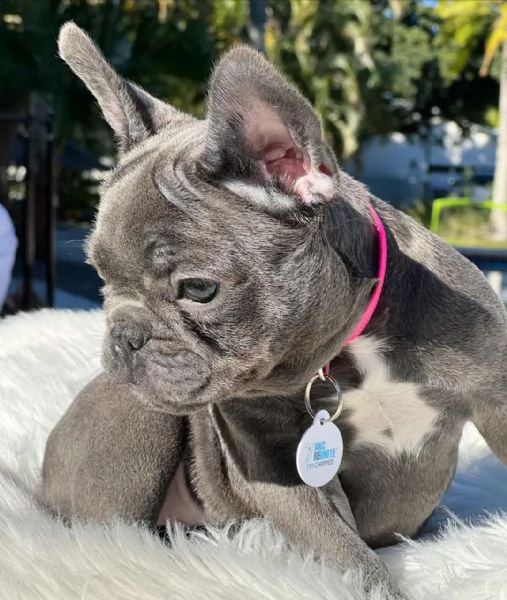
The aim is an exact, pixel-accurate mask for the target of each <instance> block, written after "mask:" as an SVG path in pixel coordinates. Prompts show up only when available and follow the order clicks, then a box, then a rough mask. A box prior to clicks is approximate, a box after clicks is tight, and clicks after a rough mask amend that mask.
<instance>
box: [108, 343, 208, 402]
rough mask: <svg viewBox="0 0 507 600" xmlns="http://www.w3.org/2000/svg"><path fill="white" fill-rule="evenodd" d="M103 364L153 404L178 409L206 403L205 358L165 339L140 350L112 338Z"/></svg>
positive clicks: (144, 346)
mask: <svg viewBox="0 0 507 600" xmlns="http://www.w3.org/2000/svg"><path fill="white" fill-rule="evenodd" d="M103 363H104V367H105V369H106V371H107V372H108V374H109V376H110V377H111V378H112V379H113V380H114V381H116V382H117V383H130V384H133V385H135V386H136V387H138V389H139V391H140V392H141V394H143V395H144V394H146V397H147V398H146V399H147V400H148V401H151V402H152V403H155V401H156V404H160V405H164V407H169V406H174V407H178V412H180V411H181V410H182V409H185V410H188V409H192V408H200V407H202V406H203V405H204V404H206V401H205V400H204V398H203V396H204V395H205V390H206V389H207V387H208V386H209V384H210V381H211V373H212V370H211V366H210V365H209V363H208V361H207V360H206V359H204V358H203V357H202V356H200V355H198V354H196V353H195V352H191V351H189V350H183V349H177V348H175V347H173V345H172V344H170V343H168V341H167V340H154V339H151V340H149V341H148V342H147V343H146V344H145V345H143V346H142V347H141V348H139V349H135V348H129V347H127V348H125V347H124V346H119V345H118V344H117V343H116V342H115V340H111V341H110V343H109V347H108V348H107V349H106V352H105V353H104V357H103Z"/></svg>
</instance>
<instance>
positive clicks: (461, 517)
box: [0, 310, 507, 600]
mask: <svg viewBox="0 0 507 600" xmlns="http://www.w3.org/2000/svg"><path fill="white" fill-rule="evenodd" d="M102 330H103V319H102V315H101V313H100V312H99V311H90V312H85V311H82V312H72V311H58V310H55V311H50V310H44V311H40V312H37V313H31V314H22V315H18V316H16V317H11V318H9V319H6V320H4V321H2V322H1V323H0V599H1V600H18V599H20V600H36V599H37V600H39V599H48V600H74V599H75V600H77V599H83V600H102V599H104V600H106V599H107V600H111V599H118V600H120V599H121V600H124V599H125V600H134V599H138V600H158V599H160V600H162V599H168V600H233V599H234V600H236V599H241V600H254V599H255V600H258V599H265V600H303V599H305V600H308V599H313V600H332V599H334V600H336V599H340V600H358V599H363V598H365V597H364V595H363V594H362V593H361V591H360V581H359V579H358V577H357V576H353V575H351V574H350V573H349V574H345V575H344V574H340V573H338V572H335V571H333V570H331V569H329V568H326V567H325V566H323V565H321V564H319V563H317V562H314V561H312V559H311V557H309V556H306V557H305V556H300V555H298V554H296V553H295V552H291V551H290V550H289V549H288V548H287V546H286V544H285V542H284V540H283V539H282V537H281V536H280V535H279V534H278V533H277V532H275V531H273V530H272V529H271V528H270V526H269V524H268V523H266V522H264V521H253V522H250V523H248V524H246V525H245V526H244V527H243V528H242V529H241V530H240V532H239V533H237V534H235V535H234V536H232V535H229V536H228V535H227V531H226V530H224V531H218V530H212V531H210V534H209V536H208V537H204V536H202V535H195V536H194V537H193V538H191V539H186V538H185V537H184V536H183V535H182V534H181V532H177V533H176V534H175V536H174V539H173V543H172V546H171V547H169V546H167V545H164V544H163V543H162V542H161V541H160V540H159V539H158V538H155V537H154V536H152V535H151V534H150V533H149V532H147V531H144V530H142V529H138V528H135V527H131V526H126V525H123V524H121V523H116V524H112V525H111V526H109V527H107V528H106V527H91V526H79V527H77V526H75V527H73V528H72V529H69V528H66V527H65V526H63V525H62V524H61V523H59V522H57V521H55V520H53V519H52V518H51V517H50V516H48V515H47V514H45V513H43V512H42V511H41V510H40V509H39V508H38V507H37V505H36V502H35V501H34V498H33V492H34V490H35V488H36V486H37V482H38V478H39V468H40V464H41V458H42V455H43V450H44V443H45V439H46V437H47V435H48V433H49V431H50V429H51V428H52V426H53V425H54V423H55V422H56V421H57V419H58V418H59V417H60V415H61V414H62V413H63V411H64V410H65V408H66V407H67V405H68V404H69V402H70V401H71V399H72V398H73V396H74V395H75V394H76V393H77V392H78V390H79V389H80V388H81V387H82V386H83V385H84V384H85V383H86V382H87V381H88V380H89V379H90V378H91V377H92V376H93V375H94V374H95V373H96V372H97V371H98V369H99V352H100V341H101V336H102ZM502 511H504V512H503V516H502ZM380 554H381V555H382V558H383V559H384V560H385V561H386V563H387V564H388V566H389V568H390V569H391V570H392V572H393V573H394V575H395V576H396V577H397V578H398V579H399V580H400V581H401V582H402V583H403V584H404V585H405V586H406V587H407V588H408V589H409V590H411V591H412V594H413V596H414V597H415V598H424V599H437V598H438V599H443V600H444V599H445V600H452V599H460V600H472V599H473V600H481V599H490V598H491V599H492V598H507V469H505V468H504V467H503V466H502V465H501V464H500V463H499V462H498V461H497V460H496V459H495V458H494V457H493V456H491V454H490V453H489V451H488V449H487V447H486V445H485V444H484V442H483V440H482V439H481V438H480V436H479V435H478V433H477V432H476V430H475V429H474V428H473V427H472V426H467V427H466V428H465V432H464V436H463V440H462V452H461V461H460V467H459V470H458V474H457V476H456V479H455V481H454V483H453V485H452V487H451V489H450V490H449V492H448V493H447V495H446V497H445V499H444V502H443V505H442V508H441V509H439V511H437V513H436V514H435V515H434V516H433V517H432V519H431V520H430V522H429V523H428V526H427V528H426V531H425V533H424V535H423V536H422V538H421V539H420V540H418V541H405V542H403V543H401V544H400V545H398V546H396V547H392V548H387V549H383V550H381V551H380ZM369 598H371V599H372V600H373V599H377V600H380V599H382V598H386V596H385V594H383V593H382V590H377V591H376V592H375V593H373V594H372V595H370V596H369Z"/></svg>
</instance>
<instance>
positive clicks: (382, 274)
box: [323, 204, 387, 376]
mask: <svg viewBox="0 0 507 600" xmlns="http://www.w3.org/2000/svg"><path fill="white" fill-rule="evenodd" d="M368 208H369V209H370V213H371V216H372V217H373V222H374V223H375V227H376V229H377V233H378V242H379V261H378V274H377V279H378V282H377V285H376V286H375V289H374V291H373V294H372V295H371V298H370V301H369V302H368V306H367V307H366V310H365V311H364V313H363V314H362V316H361V319H360V320H359V322H358V324H357V325H356V326H355V328H354V330H353V331H352V333H351V334H350V335H349V337H348V338H347V340H346V341H345V344H344V345H345V346H348V345H349V344H350V343H352V342H353V341H354V340H355V339H356V338H358V337H359V336H360V335H361V334H362V333H363V331H364V330H365V329H366V327H367V325H368V323H369V322H370V321H371V318H372V317H373V313H374V312H375V309H376V308H377V305H378V302H379V300H380V294H381V293H382V288H383V287H384V281H385V278H386V270H387V236H386V230H385V227H384V223H382V219H381V218H380V217H379V216H378V213H377V211H376V210H375V209H374V208H373V206H372V205H371V204H369V205H368ZM323 372H324V375H325V376H327V375H329V363H327V364H325V365H324V368H323Z"/></svg>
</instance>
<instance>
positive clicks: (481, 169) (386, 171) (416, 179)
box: [344, 120, 496, 206]
mask: <svg viewBox="0 0 507 600" xmlns="http://www.w3.org/2000/svg"><path fill="white" fill-rule="evenodd" d="M495 153H496V130H494V129H488V128H485V127H480V126H477V125H472V126H471V127H470V130H469V131H468V132H463V130H462V129H461V128H460V127H459V126H458V125H457V124H456V123H454V122H452V121H438V120H435V121H434V123H433V125H432V128H431V131H430V133H429V135H421V134H416V135H412V136H407V135H404V134H402V133H393V134H391V135H389V136H387V137H385V138H381V137H379V136H374V137H372V138H370V139H369V140H368V141H366V142H365V143H364V144H363V146H362V148H361V157H360V161H355V162H354V161H348V162H347V163H346V164H345V165H344V168H345V169H346V170H347V171H348V172H349V173H351V174H352V175H354V177H356V178H357V179H359V180H360V181H363V182H364V183H365V184H366V185H368V187H369V188H370V190H371V191H372V193H373V194H375V195H376V196H379V197H380V198H382V199H384V200H386V201H388V202H391V203H393V204H395V205H397V206H403V205H407V204H410V203H411V202H414V201H417V200H420V199H422V198H425V197H426V198H439V197H445V196H449V195H453V196H454V195H456V196H460V195H470V196H471V197H473V198H475V199H477V200H485V199H487V198H490V197H491V184H492V181H493V173H494V168H495Z"/></svg>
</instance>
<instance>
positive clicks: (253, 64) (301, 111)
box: [205, 46, 337, 205]
mask: <svg viewBox="0 0 507 600" xmlns="http://www.w3.org/2000/svg"><path fill="white" fill-rule="evenodd" d="M207 120H208V124H209V133H208V144H207V146H208V147H207V155H206V156H207V163H208V165H210V166H211V167H212V168H213V169H214V171H215V172H220V171H221V172H222V173H223V174H224V176H225V177H231V174H234V177H235V178H236V179H238V178H239V179H242V180H243V181H244V180H245V179H247V180H248V181H249V183H257V184H266V183H271V182H273V183H274V184H276V186H278V187H279V188H280V187H281V189H282V191H284V192H286V193H288V194H290V195H291V196H293V197H295V198H296V199H297V200H299V201H300V202H301V203H303V204H306V205H316V204H322V203H328V202H330V201H331V200H332V198H333V196H334V195H335V183H336V181H335V180H334V176H335V174H336V171H337V166H336V161H335V159H334V157H333V155H332V152H331V151H330V150H329V148H328V147H327V146H326V144H325V142H324V140H323V137H322V128H321V123H320V120H319V117H318V116H317V114H316V113H315V111H314V110H313V108H312V106H311V104H310V103H309V102H308V101H307V100H306V99H305V98H304V97H303V96H302V95H301V94H300V92H299V91H298V90H297V89H296V88H295V87H294V86H293V85H291V84H290V83H288V81H287V80H286V79H285V78H284V77H283V76H282V75H281V74H280V73H279V72H278V71H277V70H276V69H275V68H274V66H273V65H272V64H271V63H269V62H268V61H267V60H266V59H265V58H264V57H263V56H262V55H261V54H259V53H258V52H257V51H255V50H253V49H251V48H248V47H246V46H240V47H237V48H235V49H233V50H231V51H230V52H229V53H228V54H226V55H225V56H224V57H223V58H222V60H221V61H220V62H219V64H218V66H217V68H216V69H215V72H214V74H213V76H212V78H211V82H210V90H209V98H208V114H207ZM205 160H206V159H205Z"/></svg>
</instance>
